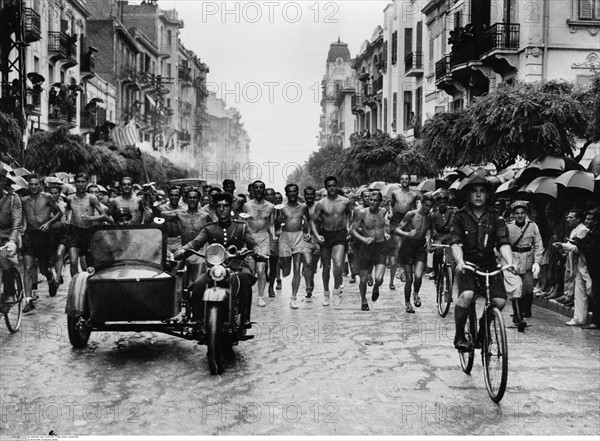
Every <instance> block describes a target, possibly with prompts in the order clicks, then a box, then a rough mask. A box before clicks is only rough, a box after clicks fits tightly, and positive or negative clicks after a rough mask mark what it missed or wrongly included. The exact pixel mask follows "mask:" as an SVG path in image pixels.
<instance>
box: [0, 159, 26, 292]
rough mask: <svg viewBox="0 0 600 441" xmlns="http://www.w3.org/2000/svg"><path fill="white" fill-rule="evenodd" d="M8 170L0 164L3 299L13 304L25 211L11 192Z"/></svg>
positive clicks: (0, 257)
mask: <svg viewBox="0 0 600 441" xmlns="http://www.w3.org/2000/svg"><path fill="white" fill-rule="evenodd" d="M13 183H14V182H13V180H12V179H11V177H10V175H9V173H8V170H7V169H6V168H5V167H4V164H0V246H1V247H2V248H4V251H3V252H2V253H1V254H0V266H1V267H2V283H3V289H2V294H3V299H2V301H4V302H7V303H11V302H14V301H15V288H14V285H15V284H14V278H15V272H14V271H13V270H12V268H16V266H17V264H18V257H17V248H18V247H19V246H18V245H19V243H20V242H21V228H22V225H23V210H22V206H21V198H20V197H19V196H17V195H16V194H14V193H13V192H12V191H11V188H10V186H11V184H13Z"/></svg>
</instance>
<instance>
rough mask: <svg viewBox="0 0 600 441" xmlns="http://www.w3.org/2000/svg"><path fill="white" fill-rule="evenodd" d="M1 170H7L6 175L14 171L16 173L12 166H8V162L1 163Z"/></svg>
mask: <svg viewBox="0 0 600 441" xmlns="http://www.w3.org/2000/svg"><path fill="white" fill-rule="evenodd" d="M0 168H1V169H2V170H5V171H6V173H13V171H14V170H13V168H12V167H11V166H10V165H8V164H7V163H6V162H3V161H0Z"/></svg>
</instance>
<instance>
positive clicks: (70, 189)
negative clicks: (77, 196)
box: [62, 183, 77, 196]
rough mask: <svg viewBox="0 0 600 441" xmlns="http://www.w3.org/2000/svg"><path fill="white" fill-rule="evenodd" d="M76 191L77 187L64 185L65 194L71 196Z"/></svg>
mask: <svg viewBox="0 0 600 441" xmlns="http://www.w3.org/2000/svg"><path fill="white" fill-rule="evenodd" d="M76 191H77V190H75V187H73V186H72V185H71V184H67V183H64V184H63V185H62V192H63V193H64V194H66V195H67V196H68V195H70V194H73V193H75V192H76Z"/></svg>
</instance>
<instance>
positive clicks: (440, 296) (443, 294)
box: [437, 266, 452, 317]
mask: <svg viewBox="0 0 600 441" xmlns="http://www.w3.org/2000/svg"><path fill="white" fill-rule="evenodd" d="M451 299H452V270H451V269H450V267H449V266H448V267H442V268H441V269H440V272H439V273H438V282H437V309H438V314H439V315H440V317H446V315H447V314H448V311H449V310H450V303H451V302H450V300H451Z"/></svg>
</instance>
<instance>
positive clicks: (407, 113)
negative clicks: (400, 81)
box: [404, 90, 414, 130]
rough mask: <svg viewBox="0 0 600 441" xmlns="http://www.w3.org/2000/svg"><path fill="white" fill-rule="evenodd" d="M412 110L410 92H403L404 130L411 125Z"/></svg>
mask: <svg viewBox="0 0 600 441" xmlns="http://www.w3.org/2000/svg"><path fill="white" fill-rule="evenodd" d="M413 119H414V112H413V111H412V92H411V91H410V90H409V91H406V92H404V130H408V129H409V128H411V127H412V123H413Z"/></svg>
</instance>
